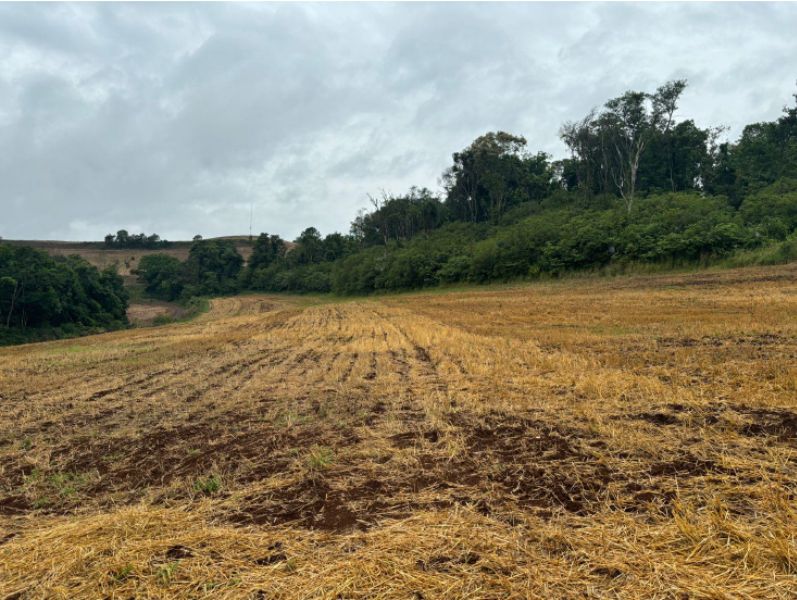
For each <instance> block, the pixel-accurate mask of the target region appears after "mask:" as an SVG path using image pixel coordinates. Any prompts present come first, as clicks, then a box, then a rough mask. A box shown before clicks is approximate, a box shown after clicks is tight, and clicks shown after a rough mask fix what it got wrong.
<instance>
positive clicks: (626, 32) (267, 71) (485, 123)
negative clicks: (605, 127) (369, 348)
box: [0, 3, 797, 240]
mask: <svg viewBox="0 0 797 600" xmlns="http://www.w3.org/2000/svg"><path fill="white" fill-rule="evenodd" d="M795 32H797V4H786V3H781V4H764V3H755V4H742V3H734V4H720V3H710V4H704V3H699V4H682V3H678V4H657V3H656V4H654V3H645V4H641V3H638V4H626V3H610V4H581V3H533V4H481V3H463V4H454V3H440V4H422V3H409V4H370V3H357V4H354V3H352V4H249V3H247V4H234V3H221V4H204V3H203V4H185V3H180V4H150V3H147V4H123V3H112V4H85V3H81V4H31V3H25V4H6V3H2V4H0V56H2V57H3V58H2V59H1V60H0V236H2V237H4V238H6V239H61V240H92V239H93V240H97V239H102V238H103V236H104V235H105V234H106V233H109V232H115V231H116V230H118V229H122V228H124V229H127V230H128V231H130V232H131V233H137V232H140V231H144V232H146V233H148V234H149V233H153V232H155V233H158V234H160V235H161V236H162V237H164V238H167V239H171V240H181V239H190V238H191V237H193V236H194V235H195V234H201V235H203V236H205V237H212V236H218V235H240V234H246V233H248V231H249V224H250V214H251V216H252V223H253V225H252V228H253V231H254V233H255V234H256V233H258V232H261V231H266V232H268V233H277V234H279V235H281V236H282V237H284V238H286V239H293V238H295V237H296V236H297V235H298V234H299V233H300V232H301V231H302V230H303V229H304V228H306V227H308V226H311V225H312V226H315V227H316V228H318V229H319V230H320V231H321V232H322V234H327V233H330V232H332V231H341V232H346V231H348V228H349V224H350V222H351V221H352V219H353V218H354V217H355V216H356V214H357V211H358V210H359V209H362V208H366V207H368V206H369V203H368V195H369V194H372V195H379V194H381V193H382V192H383V191H384V192H387V193H393V194H398V193H402V192H404V191H406V190H407V189H409V187H410V186H413V185H417V186H425V187H428V188H430V189H432V190H434V191H439V190H441V185H440V175H441V174H442V172H443V171H444V170H445V169H446V168H447V167H448V166H449V165H450V164H451V155H452V153H454V152H457V151H459V150H461V149H463V148H465V147H467V146H468V145H469V144H470V142H471V141H473V140H474V139H475V138H476V137H478V136H479V135H481V134H483V133H486V132H488V131H496V130H504V131H508V132H510V133H514V134H519V135H523V136H524V137H525V138H526V139H527V140H528V149H529V150H531V151H534V152H536V151H538V150H542V151H545V152H548V153H550V154H552V155H553V157H554V158H561V157H563V156H565V154H566V152H565V148H564V146H563V144H562V143H561V141H560V140H559V137H558V132H559V128H560V126H561V125H562V123H564V122H565V121H568V120H576V119H579V118H581V117H583V116H584V115H585V114H586V113H587V112H588V111H589V110H590V109H591V108H593V107H597V106H600V105H602V104H603V103H604V102H605V101H606V100H608V99H609V98H612V97H615V96H618V95H620V94H621V93H622V92H624V91H625V90H628V89H634V90H641V91H651V92H652V91H654V90H655V88H656V87H657V86H659V85H661V84H662V83H664V82H666V81H668V80H671V79H675V78H686V79H687V80H688V82H689V87H688V88H687V90H686V92H685V93H684V95H683V97H682V100H681V105H680V110H679V116H680V117H681V118H692V119H694V120H695V121H696V122H697V124H698V125H700V126H702V127H706V126H717V125H724V126H726V127H727V128H728V129H727V133H726V136H727V137H728V138H729V139H731V140H734V139H736V138H737V137H738V136H739V134H740V133H741V131H742V128H743V127H744V125H745V124H747V123H750V122H756V121H762V120H773V119H775V118H777V117H778V115H779V114H780V112H781V110H782V108H783V107H784V106H785V105H787V104H791V103H792V102H793V99H792V95H793V94H794V93H795V91H796V90H797V87H796V86H795V81H797V35H795ZM250 211H251V213H250Z"/></svg>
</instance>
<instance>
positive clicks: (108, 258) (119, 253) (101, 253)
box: [3, 236, 252, 279]
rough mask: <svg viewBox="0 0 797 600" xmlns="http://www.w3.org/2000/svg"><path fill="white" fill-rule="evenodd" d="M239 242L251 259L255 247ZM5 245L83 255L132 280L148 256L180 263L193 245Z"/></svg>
mask: <svg viewBox="0 0 797 600" xmlns="http://www.w3.org/2000/svg"><path fill="white" fill-rule="evenodd" d="M221 239H232V240H234V241H235V245H236V248H237V250H238V252H239V253H240V254H241V256H243V257H244V260H248V259H249V256H250V255H251V254H252V247H251V245H250V244H249V241H248V239H247V238H245V237H241V236H230V237H229V238H221ZM3 243H7V244H16V245H24V246H32V247H34V248H38V249H40V250H44V251H45V252H47V253H48V254H50V255H52V256H68V255H70V254H77V255H78V256H82V257H83V258H84V259H86V260H87V261H88V262H89V263H91V264H92V265H94V266H96V267H98V268H100V269H104V268H105V267H108V266H111V265H117V266H118V268H119V274H120V275H122V276H124V277H126V278H128V279H130V278H132V275H131V271H132V270H133V269H135V268H136V267H137V266H138V263H139V261H140V260H141V257H142V256H146V255H148V254H168V255H170V256H174V257H175V258H178V259H179V260H185V259H186V258H188V251H189V249H190V248H191V242H173V243H172V246H171V247H169V248H158V249H154V250H147V249H140V250H139V249H126V250H116V249H110V248H105V247H104V245H103V242H61V241H52V240H3Z"/></svg>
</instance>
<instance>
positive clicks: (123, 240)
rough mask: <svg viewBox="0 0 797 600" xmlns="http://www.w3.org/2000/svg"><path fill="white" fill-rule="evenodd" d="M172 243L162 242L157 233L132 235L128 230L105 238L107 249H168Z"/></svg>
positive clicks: (121, 230)
mask: <svg viewBox="0 0 797 600" xmlns="http://www.w3.org/2000/svg"><path fill="white" fill-rule="evenodd" d="M169 246H171V242H168V241H166V240H162V239H161V238H160V236H159V235H158V234H157V233H153V234H152V235H147V234H145V233H136V234H133V235H130V234H129V233H128V232H127V230H125V229H120V230H119V231H117V232H116V235H114V234H112V233H109V234H108V235H106V236H105V247H106V248H137V249H140V248H150V249H151V248H168V247H169Z"/></svg>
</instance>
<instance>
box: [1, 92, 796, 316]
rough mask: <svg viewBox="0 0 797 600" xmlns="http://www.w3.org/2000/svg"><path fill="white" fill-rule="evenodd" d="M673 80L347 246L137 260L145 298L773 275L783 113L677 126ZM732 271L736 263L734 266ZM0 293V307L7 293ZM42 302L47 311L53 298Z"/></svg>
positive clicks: (513, 153) (313, 243)
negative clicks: (642, 275)
mask: <svg viewBox="0 0 797 600" xmlns="http://www.w3.org/2000/svg"><path fill="white" fill-rule="evenodd" d="M685 89H686V82H685V81H671V82H668V83H665V84H664V85H662V86H660V87H658V88H657V89H656V90H655V92H652V93H648V92H640V91H628V92H625V93H624V94H622V95H620V96H618V97H616V98H613V99H611V100H609V101H607V102H606V103H605V104H604V106H603V107H602V108H601V109H600V110H595V111H592V112H590V113H589V114H588V115H587V116H586V117H584V118H583V119H582V120H580V121H578V122H576V123H567V124H565V125H564V126H563V127H562V130H561V136H562V139H563V140H564V141H565V143H566V144H567V146H568V148H569V149H570V151H571V156H570V157H569V158H567V159H563V160H559V161H555V162H551V160H550V158H549V157H548V156H547V155H546V154H544V153H537V154H533V153H531V152H529V151H528V150H527V148H526V145H527V142H526V140H525V138H523V137H520V136H516V135H512V134H510V133H506V132H503V131H498V132H489V133H486V134H484V135H482V136H480V137H478V138H477V139H476V140H474V141H473V143H471V144H470V145H469V146H468V147H467V148H465V149H464V150H462V151H460V152H457V153H455V154H454V155H453V156H452V159H453V161H452V162H453V164H452V166H451V167H450V168H449V169H447V170H446V171H445V172H444V173H443V183H444V187H445V196H444V197H442V198H438V197H437V196H436V195H434V194H433V193H432V192H430V191H429V190H427V189H425V188H416V187H413V188H411V189H410V190H409V192H407V193H405V194H403V195H398V196H396V195H390V194H387V193H384V194H383V195H382V198H381V199H375V198H372V199H371V202H372V204H373V210H372V211H371V212H364V211H363V212H361V213H360V214H359V215H358V216H357V217H356V218H355V220H354V221H353V222H352V224H351V230H350V234H349V235H342V234H339V233H332V234H330V235H327V236H326V237H322V236H321V234H320V232H319V231H318V230H317V229H315V228H314V227H308V228H307V229H305V230H304V231H303V232H302V233H301V234H300V235H299V237H298V238H296V239H295V240H294V241H293V242H290V243H289V242H285V241H283V240H282V239H281V238H280V237H279V236H276V235H268V234H265V233H264V234H261V235H260V236H259V237H258V239H257V241H256V242H255V245H254V248H253V254H252V257H251V259H250V261H249V264H248V265H247V266H246V268H245V269H242V268H241V258H240V256H238V255H237V253H236V252H235V251H234V248H233V247H232V245H231V244H230V243H226V244H225V243H223V242H219V241H211V242H203V241H201V240H197V241H196V242H195V244H194V246H193V247H192V249H191V256H190V257H189V259H188V261H186V263H184V264H179V263H176V262H175V261H174V260H167V259H166V258H151V259H148V260H147V261H144V260H142V266H141V268H140V269H139V271H140V273H139V275H140V277H141V278H142V280H143V281H144V282H145V283H146V286H147V292H148V293H150V294H151V295H155V296H159V297H164V298H167V299H172V298H175V297H181V298H190V297H194V296H198V295H209V294H225V293H232V292H234V291H236V290H237V289H251V290H259V291H274V292H322V293H323V292H334V293H337V294H368V293H372V292H381V291H387V290H401V289H416V288H423V287H429V286H436V285H441V284H455V283H458V282H474V283H481V282H489V281H506V280H510V279H516V278H534V277H545V276H554V277H555V276H559V275H561V274H564V273H568V272H572V271H577V270H599V271H601V272H623V271H624V270H627V269H639V268H646V269H647V268H650V269H653V268H665V267H667V266H672V265H686V264H704V263H707V262H717V261H720V260H730V259H729V258H728V257H731V256H740V257H741V256H747V257H748V259H749V260H753V261H782V260H787V259H788V257H790V256H792V255H793V244H794V242H793V239H794V235H795V234H794V232H795V230H796V229H797V107H794V108H786V109H784V113H783V115H782V116H781V117H780V118H779V119H777V120H776V121H773V122H768V123H757V124H753V125H750V126H748V127H747V128H746V129H745V130H744V133H743V134H742V136H741V138H740V139H739V140H738V141H737V142H736V143H735V144H734V143H729V142H726V143H718V137H719V135H720V133H721V129H718V128H714V129H712V128H708V129H702V128H700V127H698V126H697V125H696V124H695V122H694V121H692V120H689V119H685V120H679V119H678V118H676V113H677V109H678V102H679V100H680V97H681V95H682V94H683V92H684V91H685ZM740 260H742V259H740ZM15 285H16V283H15V280H14V279H13V278H6V279H0V294H3V295H4V296H5V297H8V296H9V294H11V293H13V292H9V290H13V289H15ZM53 301H55V300H53Z"/></svg>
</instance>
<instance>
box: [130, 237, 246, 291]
mask: <svg viewBox="0 0 797 600" xmlns="http://www.w3.org/2000/svg"><path fill="white" fill-rule="evenodd" d="M242 265H243V258H242V257H241V255H240V254H239V253H238V251H237V250H236V248H235V244H234V243H233V242H232V241H230V240H202V239H198V240H195V241H194V243H193V244H192V245H191V250H190V251H189V254H188V259H187V260H186V261H185V262H180V261H179V260H178V259H176V258H174V257H172V256H168V255H165V254H151V255H148V256H145V257H143V258H142V259H141V261H140V262H139V266H138V269H136V274H137V275H138V278H139V280H140V281H141V282H142V283H144V284H145V286H146V287H145V290H146V292H147V293H148V294H149V295H151V296H154V297H156V298H160V299H163V300H182V301H188V300H189V299H190V298H194V297H197V296H212V295H220V294H232V293H235V292H237V291H239V290H240V288H241V283H240V281H241V274H242Z"/></svg>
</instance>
